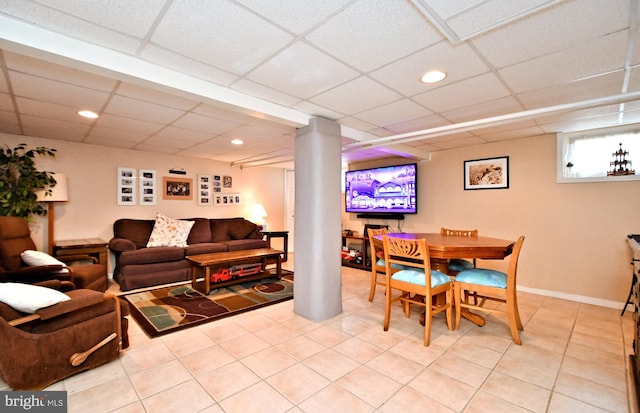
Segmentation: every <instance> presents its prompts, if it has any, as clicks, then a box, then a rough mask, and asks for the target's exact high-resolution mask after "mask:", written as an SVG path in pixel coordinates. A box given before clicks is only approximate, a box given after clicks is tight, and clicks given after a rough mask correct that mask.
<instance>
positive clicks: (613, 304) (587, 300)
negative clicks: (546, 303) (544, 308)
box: [518, 285, 633, 311]
mask: <svg viewBox="0 0 640 413" xmlns="http://www.w3.org/2000/svg"><path fill="white" fill-rule="evenodd" d="M518 290H519V291H523V292H527V293H531V294H538V295H544V296H546V297H554V298H562V299H563V300H569V301H576V302H579V303H584V304H592V305H597V306H600V307H607V308H616V309H619V310H620V311H622V307H624V303H622V302H619V301H611V300H603V299H601V298H593V297H587V296H584V295H577V294H568V293H563V292H559V291H551V290H541V289H539V288H530V287H524V286H520V285H519V286H518ZM631 311H633V310H631Z"/></svg>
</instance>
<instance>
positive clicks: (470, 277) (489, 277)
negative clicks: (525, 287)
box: [456, 268, 507, 288]
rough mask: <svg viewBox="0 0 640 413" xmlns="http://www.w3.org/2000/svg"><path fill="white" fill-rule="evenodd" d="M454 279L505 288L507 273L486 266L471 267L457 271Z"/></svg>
mask: <svg viewBox="0 0 640 413" xmlns="http://www.w3.org/2000/svg"><path fill="white" fill-rule="evenodd" d="M456 281H458V282H464V283H470V284H478V285H485V286H487V287H497V288H507V274H505V273H503V272H501V271H495V270H488V269H486V268H472V269H470V270H464V271H462V272H459V273H458V274H457V275H456Z"/></svg>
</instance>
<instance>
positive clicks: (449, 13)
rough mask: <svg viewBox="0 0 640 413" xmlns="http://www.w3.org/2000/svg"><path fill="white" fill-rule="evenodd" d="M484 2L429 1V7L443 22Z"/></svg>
mask: <svg viewBox="0 0 640 413" xmlns="http://www.w3.org/2000/svg"><path fill="white" fill-rule="evenodd" d="M483 2H486V0H458V1H450V0H429V6H430V7H431V8H432V9H433V11H434V12H436V13H437V14H438V15H439V16H440V17H442V18H443V19H444V20H447V19H449V18H451V17H453V16H455V15H457V14H460V13H462V12H464V11H466V10H469V9H470V8H472V7H475V6H477V5H478V4H481V3H483Z"/></svg>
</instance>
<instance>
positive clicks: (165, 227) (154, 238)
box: [147, 212, 194, 247]
mask: <svg viewBox="0 0 640 413" xmlns="http://www.w3.org/2000/svg"><path fill="white" fill-rule="evenodd" d="M193 224H194V222H193V221H182V220H179V219H174V218H169V217H166V216H164V215H162V214H161V213H159V212H158V213H156V222H155V224H154V225H153V231H151V236H150V237H149V242H147V247H186V246H187V238H188V237H189V232H190V231H191V227H193Z"/></svg>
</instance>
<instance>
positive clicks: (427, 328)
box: [424, 300, 433, 347]
mask: <svg viewBox="0 0 640 413" xmlns="http://www.w3.org/2000/svg"><path fill="white" fill-rule="evenodd" d="M429 301H430V300H429ZM425 304H426V305H425V313H424V346H425V347H428V346H429V342H430V341H431V321H432V318H433V312H432V308H433V307H432V304H431V302H426V303H425Z"/></svg>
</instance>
